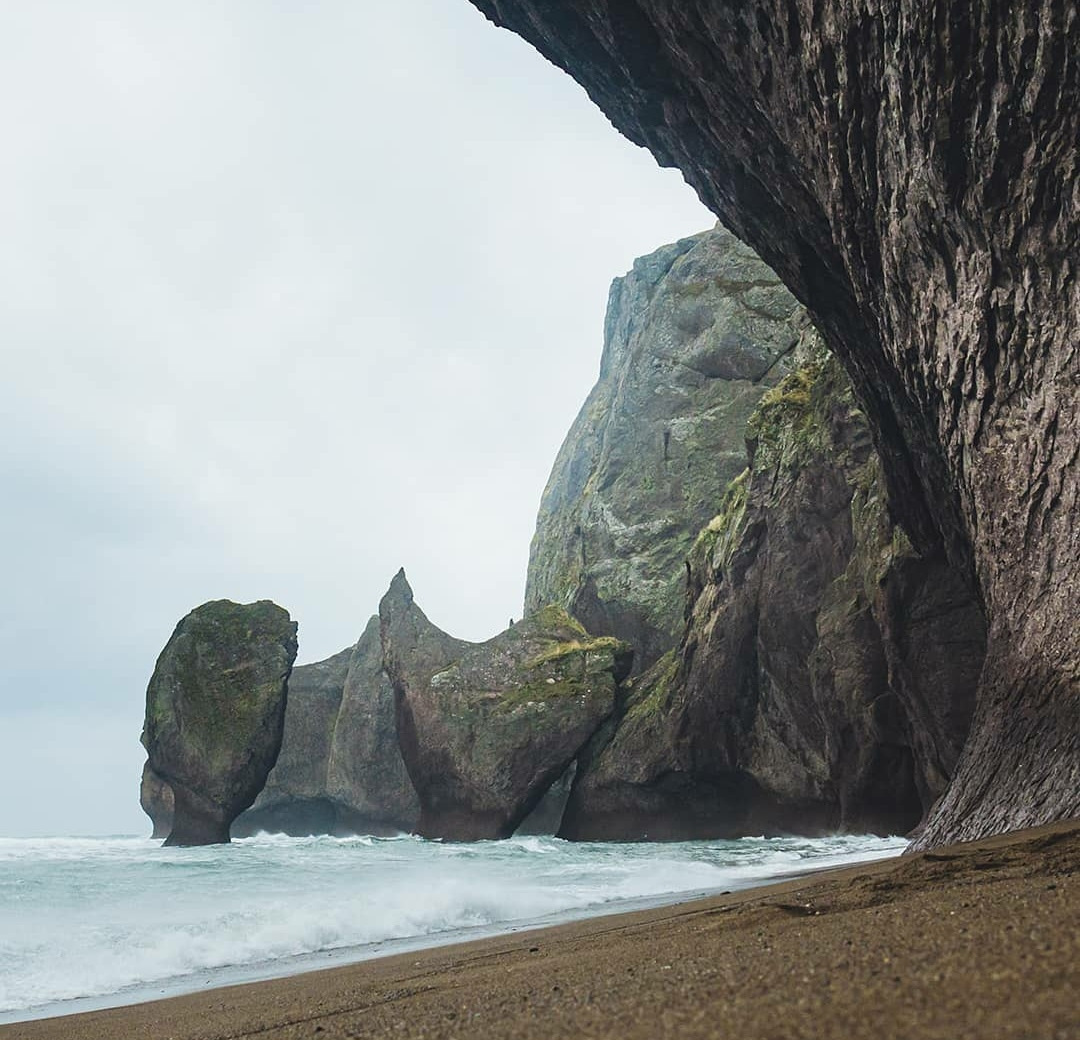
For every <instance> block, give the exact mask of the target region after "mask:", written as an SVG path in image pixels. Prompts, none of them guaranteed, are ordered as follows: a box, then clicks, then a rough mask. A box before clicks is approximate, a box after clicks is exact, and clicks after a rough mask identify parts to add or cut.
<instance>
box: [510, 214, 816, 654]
mask: <svg viewBox="0 0 1080 1040" xmlns="http://www.w3.org/2000/svg"><path fill="white" fill-rule="evenodd" d="M802 318H803V311H802V308H801V307H799V305H798V304H797V303H796V302H795V300H794V298H793V297H792V296H791V294H790V293H789V292H788V291H787V290H786V289H785V288H784V287H783V285H782V284H781V283H780V280H779V279H778V278H777V277H776V275H774V274H773V273H772V271H770V270H769V269H768V268H767V267H766V266H765V265H764V264H763V263H762V262H761V260H759V259H758V257H757V256H755V255H754V253H753V252H752V251H751V250H750V249H748V248H747V247H746V246H744V245H743V244H742V243H741V242H739V241H738V239H736V238H735V237H734V236H733V235H732V234H730V232H727V231H725V230H723V229H722V228H716V229H714V230H712V231H707V232H705V233H703V234H700V235H696V236H694V237H692V238H686V239H683V240H682V241H680V242H676V243H675V244H673V245H668V246H664V247H663V248H661V249H659V250H657V251H656V252H654V253H652V254H651V255H650V256H646V257H642V258H640V259H638V260H636V261H635V262H634V266H633V269H632V270H631V271H630V273H629V274H627V275H626V276H625V277H622V278H617V279H615V281H614V283H613V284H612V287H611V294H610V298H609V301H608V311H607V318H606V321H605V326H604V351H603V357H602V360H601V363H600V377H599V379H598V381H597V383H596V386H595V387H594V388H593V390H592V392H591V393H590V394H589V397H588V400H587V401H586V402H585V404H584V406H583V407H582V409H581V412H580V414H579V415H578V417H577V419H576V421H575V422H574V425H573V427H572V428H571V429H570V432H569V433H568V434H567V437H566V440H565V442H564V443H563V446H562V449H561V450H560V452H559V455H558V458H557V459H556V461H555V465H554V467H553V469H552V473H551V477H550V479H549V481H548V484H547V488H546V489H545V491H544V496H543V499H542V501H541V504H540V512H539V516H538V518H537V525H536V534H535V536H534V538H533V542H532V549H531V552H530V555H529V573H528V581H527V585H526V590H525V612H526V614H529V613H532V612H534V611H536V610H539V609H540V608H541V607H543V606H545V605H547V604H550V603H557V604H559V605H560V606H562V607H564V608H565V609H566V610H567V611H568V612H569V613H570V614H571V615H573V616H574V617H576V618H577V619H578V620H579V621H580V622H581V623H582V624H583V625H584V626H585V627H586V628H587V629H588V630H589V632H590V633H592V634H594V635H611V636H615V637H617V638H619V639H622V640H625V641H626V642H628V643H631V644H632V645H633V647H634V650H635V670H637V671H641V670H644V669H645V668H648V666H649V665H651V664H652V663H653V662H654V661H655V660H656V659H657V658H658V657H660V655H661V654H663V653H665V652H666V651H667V650H669V649H671V648H672V647H673V646H674V645H675V644H676V643H677V642H678V639H679V636H680V635H681V633H682V627H683V599H684V586H685V575H684V567H683V562H684V560H685V558H686V554H687V553H688V552H689V550H690V547H691V545H692V544H693V541H694V538H695V537H696V535H697V533H698V531H699V530H700V529H701V527H702V526H703V525H704V524H705V523H707V522H708V520H709V519H710V518H711V517H712V515H713V513H714V512H715V509H716V502H717V498H718V492H719V490H720V489H722V488H723V487H724V486H725V485H726V484H727V483H728V481H729V480H731V479H732V478H733V477H735V476H736V475H737V474H738V473H739V472H740V471H741V470H742V469H743V466H744V465H745V461H746V460H745V447H744V432H745V428H746V421H747V419H748V418H749V417H750V413H751V412H752V411H753V410H754V407H755V405H756V404H757V402H758V399H759V398H760V397H761V394H762V393H763V392H764V391H765V390H767V389H768V387H769V386H771V385H773V384H774V383H776V382H777V381H779V379H780V378H781V377H782V376H783V375H784V374H785V372H786V371H787V357H788V355H789V353H790V351H791V349H792V348H793V346H794V344H795V341H796V338H797V335H798V323H799V321H800V319H802Z"/></svg>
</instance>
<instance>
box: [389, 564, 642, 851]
mask: <svg viewBox="0 0 1080 1040" xmlns="http://www.w3.org/2000/svg"><path fill="white" fill-rule="evenodd" d="M379 617H380V621H381V626H382V640H383V653H384V663H385V666H386V670H387V674H388V675H389V676H390V680H391V682H392V683H393V686H394V691H395V694H396V698H397V723H398V738H399V741H400V745H401V751H402V755H403V756H404V759H405V764H406V766H407V767H408V770H409V776H410V777H411V778H412V781H413V784H414V785H415V787H416V791H417V794H418V796H419V800H420V822H419V825H418V828H417V830H418V832H419V833H420V834H421V835H423V836H424V837H429V838H449V839H453V840H461V841H465V840H475V839H480V838H505V837H509V836H510V835H511V834H513V832H514V831H515V830H516V829H517V827H518V826H519V825H520V824H521V822H522V821H523V820H524V819H525V818H526V817H527V816H528V815H529V813H530V812H531V811H532V810H533V809H534V808H536V806H537V805H538V804H539V802H540V800H541V798H542V797H543V795H544V794H545V793H546V792H547V791H548V789H549V788H550V787H551V785H552V784H553V783H554V782H555V781H556V780H557V779H558V778H559V777H560V776H562V775H563V774H564V773H565V772H566V770H567V768H568V767H569V766H570V764H571V762H573V761H574V759H575V758H576V757H577V754H578V752H579V751H580V750H581V748H582V747H583V746H584V745H585V743H586V742H587V741H588V740H589V738H590V737H591V736H592V735H593V734H594V733H595V731H596V730H597V728H598V727H599V726H600V725H601V723H602V722H603V721H604V720H605V719H606V718H607V717H608V716H609V715H610V714H611V712H612V710H613V709H614V706H615V692H616V687H617V685H618V683H619V682H620V681H621V680H622V679H624V678H625V677H626V675H627V674H628V673H629V670H630V666H631V663H632V651H631V650H630V648H629V647H627V646H626V645H625V644H622V643H620V642H619V641H618V640H616V639H613V638H610V637H607V638H602V639H595V640H594V639H590V638H589V637H588V636H587V635H586V633H585V630H584V629H583V628H582V627H581V626H580V625H579V624H578V623H577V622H575V621H574V620H573V619H572V618H570V617H569V615H567V614H566V613H565V612H564V611H562V610H561V609H559V608H557V607H547V608H545V609H544V610H542V611H540V612H538V613H537V614H535V615H532V616H531V617H527V618H525V619H524V620H522V621H521V622H519V623H518V624H516V625H512V626H511V627H510V628H508V629H507V630H506V631H505V632H502V633H500V634H499V635H497V636H495V637H494V638H493V639H490V640H488V641H487V642H486V643H478V644H472V643H465V642H463V641H461V640H458V639H453V638H452V637H450V636H448V635H447V634H446V633H445V632H442V631H440V630H439V629H438V628H436V627H435V626H434V625H432V624H431V622H430V621H428V619H427V618H426V617H425V616H424V614H423V612H422V611H421V610H420V609H419V608H418V607H417V606H416V604H415V603H414V602H413V595H412V590H411V589H410V588H409V585H408V582H407V581H406V580H405V574H404V572H403V571H402V572H401V573H399V574H398V575H397V577H395V578H394V581H393V583H392V584H391V586H390V590H389V591H388V592H387V594H386V595H385V596H384V597H383V600H382V603H381V604H380V606H379Z"/></svg>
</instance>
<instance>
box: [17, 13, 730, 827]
mask: <svg viewBox="0 0 1080 1040" xmlns="http://www.w3.org/2000/svg"><path fill="white" fill-rule="evenodd" d="M3 23H4V29H3V33H2V34H0V131H2V134H3V138H2V145H0V147H2V156H3V158H2V161H0V227H2V228H3V234H2V236H0V281H2V285H3V287H4V288H3V293H2V294H0V343H2V348H3V380H2V383H0V479H2V487H3V492H4V500H3V509H2V511H0V546H2V550H0V551H2V553H3V558H2V566H3V574H4V576H5V579H6V588H5V595H4V597H3V606H2V607H0V610H2V611H3V617H2V622H3V623H2V625H0V648H2V658H3V662H4V667H3V673H2V674H3V678H2V679H0V834H8V835H12V834H41V833H44V834H48V833H115V832H131V833H137V832H142V831H144V830H145V829H146V821H145V818H144V817H143V816H142V814H141V812H140V811H139V808H138V779H139V772H140V769H141V765H142V761H143V758H144V755H143V752H142V749H141V747H140V746H139V743H138V737H139V731H140V728H141V724H142V714H143V703H144V694H145V688H146V682H147V679H148V678H149V675H150V672H151V670H152V668H153V664H154V660H155V658H156V656H157V654H158V652H159V651H160V649H161V647H162V646H163V645H164V643H165V641H166V640H167V639H168V637H169V635H170V633H171V631H172V629H173V627H174V625H175V624H176V622H177V621H178V620H179V618H180V617H181V616H183V615H184V614H185V613H186V612H187V611H188V610H190V609H191V608H192V607H194V606H196V605H197V604H199V603H201V602H204V601H206V600H208V599H215V598H223V597H227V598H230V599H234V600H240V601H250V600H254V599H262V598H270V599H273V600H275V601H277V602H278V603H280V604H282V605H283V606H285V607H286V608H287V609H288V610H289V611H290V612H291V613H292V616H293V617H294V618H295V619H296V620H298V621H299V623H300V658H299V660H300V661H313V660H318V659H320V658H322V657H326V656H328V655H329V654H331V653H334V652H336V651H338V650H340V649H342V648H343V647H345V646H348V645H349V644H351V643H352V642H354V641H355V640H356V638H357V637H358V636H359V634H360V632H361V630H362V629H363V627H364V623H365V621H366V620H367V618H368V617H369V616H370V615H371V614H372V613H374V612H375V610H376V609H377V605H378V601H379V597H380V596H381V595H382V593H383V592H384V591H385V589H386V586H387V585H388V584H389V581H390V578H391V577H392V576H393V574H394V572H395V571H396V570H397V568H398V567H400V566H404V567H405V568H406V570H407V572H408V575H409V579H410V581H411V583H412V585H413V588H414V590H415V592H416V596H417V601H418V602H419V604H420V605H421V606H422V607H423V609H424V610H425V611H426V612H427V613H428V615H429V616H430V617H431V618H432V620H434V621H435V622H436V623H437V624H439V625H441V626H442V627H444V628H446V629H448V630H449V631H450V632H452V633H453V634H454V635H457V636H460V637H463V638H467V639H483V638H487V637H488V636H490V635H492V634H494V633H495V632H496V631H497V630H499V629H501V628H502V627H504V626H505V624H506V621H507V619H508V618H509V617H510V616H515V617H516V616H519V615H520V611H521V599H522V594H523V590H524V581H525V566H526V562H527V559H528V545H529V538H530V537H531V534H532V528H533V522H534V519H535V512H536V507H537V504H538V502H539V498H540V493H541V491H542V489H543V485H544V482H545V480H546V479H547V475H548V471H549V469H550V467H551V464H552V462H553V460H554V457H555V453H556V451H557V449H558V447H559V444H560V443H561V441H562V438H563V436H564V434H565V433H566V430H567V428H568V427H569V425H570V422H571V421H572V419H573V417H574V415H575V414H576V412H577V409H578V408H579V406H580V405H581V402H582V401H583V400H584V397H585V395H586V393H587V392H588V390H589V388H590V386H591V385H592V382H593V381H594V379H595V377H596V373H597V370H598V367H599V359H600V349H601V333H602V323H603V313H604V306H605V303H606V298H607V289H608V285H609V283H610V281H611V279H612V277H614V276H615V275H618V274H620V273H622V272H623V271H625V270H626V269H627V268H628V267H629V265H630V263H631V261H632V260H633V258H634V257H635V256H637V255H640V254H643V253H647V252H650V251H652V250H653V249H654V248H656V247H657V246H659V245H662V244H663V243H665V242H669V241H673V240H674V239H676V238H679V237H681V236H683V235H686V234H690V233H693V232H696V231H700V230H702V229H704V228H705V227H708V226H709V225H710V224H711V223H712V218H711V217H710V216H709V214H708V213H707V212H706V211H705V210H704V208H703V207H702V206H701V205H700V204H699V203H698V201H697V199H696V197H695V196H694V194H693V192H692V191H691V190H690V189H689V188H688V187H687V186H686V185H685V184H684V183H683V181H682V179H681V177H680V176H679V175H678V174H677V173H674V172H672V171H662V170H660V169H658V168H657V167H656V165H655V163H654V162H653V160H652V158H651V157H650V156H649V155H648V154H647V153H645V152H643V151H641V150H639V149H637V148H635V147H634V146H632V145H631V144H629V143H628V142H626V141H625V140H623V139H622V138H621V137H620V136H619V135H618V134H617V133H616V132H615V131H614V130H613V129H612V128H611V126H610V125H609V124H608V123H607V121H606V120H605V118H604V117H603V115H602V114H601V113H600V112H599V110H597V109H595V108H594V107H593V106H592V105H591V103H590V102H589V101H588V99H587V98H586V97H585V95H584V93H583V92H582V91H581V90H580V88H578V87H577V86H576V85H575V84H574V83H573V82H572V81H571V80H570V79H569V78H568V77H566V76H564V75H563V74H562V73H560V72H559V71H557V70H556V69H554V68H553V67H551V66H549V65H547V64H546V63H545V62H544V61H543V60H542V59H541V58H540V57H539V56H538V55H537V54H535V52H533V51H532V50H531V48H529V47H528V46H526V45H525V44H523V43H522V42H521V41H519V40H518V39H517V38H516V37H514V36H512V35H510V34H509V33H506V32H502V31H500V30H497V29H495V28H493V27H492V26H490V25H489V24H488V23H487V22H485V21H484V20H483V18H482V17H481V16H480V15H479V14H477V13H476V11H475V10H474V9H473V8H472V7H470V6H469V5H468V4H467V3H466V2H465V0H407V2H406V0H383V2H381V3H379V2H375V0H337V2H333V0H306V2H304V3H298V2H296V0H281V2H270V0H246V2H245V0H230V2H229V3H227V4H222V3H219V2H210V0H205V2H204V0H185V2H184V3H164V2H150V0H126V2H119V0H118V2H112V3H110V2H107V0H98V2H95V3H94V4H86V3H83V2H81V0H72V2H70V3H65V2H61V0H34V2H33V3H19V2H16V0H3Z"/></svg>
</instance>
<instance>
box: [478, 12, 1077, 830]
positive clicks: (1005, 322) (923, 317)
mask: <svg viewBox="0 0 1080 1040" xmlns="http://www.w3.org/2000/svg"><path fill="white" fill-rule="evenodd" d="M473 3H474V4H475V6H477V7H478V8H480V10H482V11H483V12H484V13H485V14H487V15H488V16H489V17H490V18H492V19H493V20H494V21H496V22H497V23H499V24H502V25H505V26H508V27H509V28H512V29H513V30H515V31H516V32H518V33H520V34H521V35H522V36H524V37H525V38H526V39H528V40H530V41H531V42H532V43H533V44H534V45H535V46H537V47H538V48H539V49H540V50H541V51H542V53H544V54H545V55H546V56H547V57H548V58H549V59H551V60H552V61H553V62H555V63H556V64H558V65H560V66H561V67H563V68H564V69H566V70H567V71H569V72H570V73H571V74H572V75H573V76H575V77H576V78H577V79H578V80H579V81H580V82H581V83H582V85H583V86H584V87H585V89H586V90H587V91H588V92H589V95H590V96H591V97H592V99H593V100H594V101H595V102H596V103H597V104H599V105H600V107H601V108H603V109H604V111H605V112H606V113H607V114H608V116H609V117H610V118H611V120H612V122H613V123H614V124H615V126H616V127H617V128H618V129H619V130H621V131H622V132H623V133H624V134H626V135H627V136H628V137H629V138H630V139H631V140H633V141H635V142H637V143H638V144H641V145H643V146H645V147H647V148H649V149H650V150H651V151H652V152H653V154H654V155H655V156H656V157H657V159H658V160H659V161H660V162H661V163H662V164H664V165H674V166H678V167H679V168H680V169H681V170H682V172H683V174H684V175H685V176H686V178H687V180H688V181H689V183H690V184H691V185H692V186H693V187H694V188H695V189H696V190H697V192H698V194H699V195H700V196H701V198H702V199H703V200H704V201H705V202H706V203H707V204H708V205H709V206H710V207H711V208H712V209H713V211H714V212H715V213H717V215H718V216H720V218H721V219H722V220H723V221H724V223H725V224H726V225H727V226H728V227H730V228H731V229H732V230H733V231H734V232H735V233H736V234H737V235H738V236H739V237H740V238H741V239H743V240H744V241H746V242H747V243H749V244H750V245H751V246H752V247H753V248H754V249H755V250H756V251H757V252H758V253H759V255H761V256H762V257H763V258H764V260H765V261H766V262H767V263H768V264H769V265H770V266H771V267H772V268H773V269H774V270H775V271H776V272H777V273H778V274H779V275H780V277H781V278H782V280H783V281H784V282H785V283H786V284H787V286H788V287H789V288H790V289H791V290H792V292H793V293H794V295H795V296H796V297H797V298H798V299H799V300H800V301H801V302H803V303H804V304H805V305H806V307H807V309H808V310H809V312H810V315H811V317H812V319H813V321H814V324H815V325H816V326H817V328H818V329H820V331H821V333H822V335H823V337H824V339H825V342H826V344H827V346H828V347H829V348H830V350H831V351H832V352H833V353H834V354H835V355H836V356H837V357H838V358H839V359H840V360H841V361H842V362H843V364H844V366H845V368H846V370H847V371H848V373H849V375H850V376H851V379H852V381H853V383H854V386H855V391H856V393H857V395H858V399H859V401H860V404H861V406H862V408H863V410H864V412H865V414H866V418H867V421H868V423H869V427H870V429H871V431H872V433H873V436H874V439H875V442H876V445H877V448H878V451H879V454H880V456H881V459H882V466H883V477H884V480H885V483H886V486H887V487H888V489H889V500H890V502H891V504H892V508H893V510H894V512H895V515H894V519H895V520H896V521H897V522H898V523H899V524H900V525H901V527H902V529H903V530H904V531H905V532H906V533H907V536H908V537H909V539H910V540H911V542H912V545H913V547H914V548H915V549H916V551H917V552H919V553H920V554H921V555H922V556H924V557H925V558H929V559H935V560H938V559H946V560H947V561H948V565H949V567H950V568H951V573H952V575H953V576H954V577H955V580H959V581H961V582H962V583H964V584H965V585H967V586H968V587H969V588H970V589H971V590H972V593H971V594H972V595H974V596H975V597H976V598H977V599H978V600H979V602H980V603H981V604H982V606H983V608H984V610H985V614H986V618H987V624H988V629H987V652H986V658H985V665H984V668H983V670H982V674H981V679H980V683H979V688H978V697H977V709H976V713H975V718H974V722H973V725H972V730H971V734H970V737H969V739H968V741H967V743H966V745H965V747H964V751H963V754H962V757H961V760H960V762H959V764H958V766H957V770H956V774H955V776H954V778H953V781H952V782H951V784H950V786H949V789H948V791H947V792H946V794H945V795H944V797H943V798H942V799H941V801H940V802H939V804H938V806H937V807H936V809H935V810H934V812H933V814H932V816H931V818H930V819H929V821H928V823H927V826H926V829H925V831H924V832H923V836H922V839H921V841H922V843H923V844H925V845H930V844H934V843H938V842H944V841H950V840H957V839H963V838H975V837H979V836H982V835H986V834H989V833H993V832H997V831H1001V830H1006V829H1009V828H1015V827H1022V826H1025V825H1030V824H1037V823H1041V822H1045V821H1048V820H1053V819H1055V818H1060V817H1064V816H1070V815H1076V814H1077V813H1080V625H1078V624H1077V589H1078V588H1080V526H1078V525H1077V524H1076V522H1075V517H1076V514H1077V509H1078V506H1080V348H1078V346H1077V345H1078V343H1080V278H1078V272H1077V267H1078V258H1077V252H1076V243H1077V242H1078V241H1080V206H1078V205H1077V202H1076V198H1077V190H1078V178H1080V163H1078V162H1077V150H1076V142H1077V141H1078V140H1080V60H1078V58H1077V55H1078V54H1080V18H1077V17H1076V12H1075V10H1074V9H1073V7H1071V6H1070V5H1069V4H1064V3H1061V2H1060V0H1034V2H1032V3H1028V4H1019V5H1017V4H1008V3H1005V2H1004V0H990V2H984V3H970V2H967V3H954V4H952V5H935V4H926V3H922V2H920V0H890V2H886V3H870V2H868V0H755V2H752V3H745V4H735V3H722V2H715V0H686V2H683V3H677V4H676V3H672V2H670V0H637V2H635V3H632V4H612V3H609V2H608V0H550V2H549V0H545V2H543V3H540V2H538V0H473Z"/></svg>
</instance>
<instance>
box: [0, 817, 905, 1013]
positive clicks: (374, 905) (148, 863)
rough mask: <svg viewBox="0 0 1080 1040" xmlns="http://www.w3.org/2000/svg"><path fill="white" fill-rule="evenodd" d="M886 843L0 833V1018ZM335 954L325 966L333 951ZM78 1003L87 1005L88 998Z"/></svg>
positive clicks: (312, 960) (127, 996)
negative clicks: (222, 840)
mask: <svg viewBox="0 0 1080 1040" xmlns="http://www.w3.org/2000/svg"><path fill="white" fill-rule="evenodd" d="M902 847H903V842H902V841H900V840H897V839H881V838H869V837H863V838H860V837H837V838H824V839H815V840H808V839H793V838H792V839H772V840H764V839H756V838H747V839H744V840H741V841H732V842H685V843H676V844H669V845H655V844H650V845H645V844H611V845H603V844H595V843H581V844H574V843H570V842H565V841H560V840H558V839H555V838H548V837H526V838H514V839H510V840H507V841H501V842H478V843H475V844H469V845H466V844H452V843H445V844H444V843H441V842H430V841H424V840H422V839H419V838H412V837H400V838H368V837H356V838H286V837H281V836H269V835H263V836H259V837H256V838H248V839H243V840H240V841H237V842H234V843H233V844H232V845H229V846H210V847H206V848H202V849H198V850H193V849H176V850H174V849H161V848H160V844H159V843H158V842H156V841H151V840H149V839H145V838H40V839H0V1022H10V1021H16V1020H18V1019H20V1018H27V1017H38V1016H40V1015H41V1014H45V1013H47V1014H63V1013H65V1012H70V1011H77V1010H85V1009H86V1008H87V1007H90V1006H94V1007H98V1006H111V1005H115V1004H123V1003H130V1002H132V1001H136V1000H147V999H151V998H153V997H159V996H162V995H171V994H175V993H181V992H185V991H190V990H195V989H201V988H203V987H205V986H207V985H223V984H227V983H230V982H236V981H241V980H248V979H255V978H268V977H272V976H275V975H286V974H291V973H293V972H296V971H301V970H310V969H312V968H317V967H325V966H327V965H329V964H341V963H347V962H348V961H350V960H360V959H364V958H366V957H370V956H376V955H379V954H381V953H391V952H397V951H399V950H400V949H402V948H403V944H402V941H403V940H411V944H410V948H419V947H422V946H431V945H436V944H440V943H443V942H448V941H451V940H460V939H466V938H472V937H478V936H480V935H488V934H493V933H494V932H497V931H505V930H509V929H511V928H517V927H522V926H524V925H526V924H533V923H553V922H555V921H562V920H570V919H572V918H577V917H587V916H592V915H595V914H600V913H607V912H613V911H616V910H621V909H632V908H635V907H641V906H649V905H658V904H661V903H665V902H672V901H675V900H677V899H680V898H688V897H690V896H692V895H698V894H704V893H712V892H719V891H723V890H736V889H738V888H742V887H746V886H748V885H752V884H758V883H761V882H764V881H766V880H769V879H776V878H778V877H783V876H786V875H789V874H794V873H802V872H806V871H809V870H814V869H817V868H821V867H826V866H836V865H839V864H843V863H852V862H868V861H871V860H875V859H879V858H882V857H885V856H889V855H895V854H896V853H897V852H898V851H899V850H900V849H901V848H902ZM331 955H332V956H331ZM80 998H96V999H94V1000H86V999H80Z"/></svg>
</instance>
